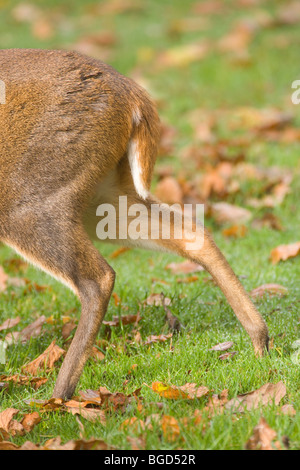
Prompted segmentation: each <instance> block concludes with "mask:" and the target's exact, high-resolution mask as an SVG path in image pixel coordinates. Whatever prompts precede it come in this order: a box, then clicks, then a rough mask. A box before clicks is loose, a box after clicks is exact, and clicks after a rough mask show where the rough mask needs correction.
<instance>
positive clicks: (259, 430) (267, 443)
mask: <svg viewBox="0 0 300 470" xmlns="http://www.w3.org/2000/svg"><path fill="white" fill-rule="evenodd" d="M245 447H246V450H283V449H282V446H281V444H280V442H279V441H278V439H277V433H276V432H275V431H274V430H273V429H272V428H270V426H269V425H268V423H267V421H266V420H265V418H263V417H262V418H260V421H259V423H258V425H257V426H255V428H254V429H253V435H252V436H251V437H250V439H249V440H248V441H247V443H246V446H245Z"/></svg>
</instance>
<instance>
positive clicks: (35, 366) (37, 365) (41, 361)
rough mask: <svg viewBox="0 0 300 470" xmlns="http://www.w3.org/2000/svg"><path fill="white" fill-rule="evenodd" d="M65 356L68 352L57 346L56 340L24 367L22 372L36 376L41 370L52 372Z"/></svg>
mask: <svg viewBox="0 0 300 470" xmlns="http://www.w3.org/2000/svg"><path fill="white" fill-rule="evenodd" d="M65 354H66V351H65V350H64V349H62V348H60V347H59V346H57V345H56V344H55V340H54V341H52V343H51V344H50V346H49V347H48V348H47V349H46V350H45V351H44V352H43V353H42V354H41V355H40V356H39V357H37V358H36V359H35V360H34V361H32V362H30V363H29V364H27V365H26V366H23V367H22V370H23V371H25V372H28V373H29V374H32V375H35V374H36V373H37V372H38V371H39V370H44V369H46V370H51V369H53V368H54V364H55V363H56V362H57V361H58V360H59V359H60V358H61V356H63V355H65Z"/></svg>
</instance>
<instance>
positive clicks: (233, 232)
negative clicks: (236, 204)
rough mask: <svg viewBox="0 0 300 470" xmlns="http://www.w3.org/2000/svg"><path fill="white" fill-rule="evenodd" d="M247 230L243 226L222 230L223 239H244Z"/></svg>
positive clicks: (232, 226) (233, 226)
mask: <svg viewBox="0 0 300 470" xmlns="http://www.w3.org/2000/svg"><path fill="white" fill-rule="evenodd" d="M247 231H248V229H247V227H246V226H245V225H231V226H230V227H228V228H224V229H223V230H222V234H223V235H224V237H232V238H243V237H245V235H246V233H247Z"/></svg>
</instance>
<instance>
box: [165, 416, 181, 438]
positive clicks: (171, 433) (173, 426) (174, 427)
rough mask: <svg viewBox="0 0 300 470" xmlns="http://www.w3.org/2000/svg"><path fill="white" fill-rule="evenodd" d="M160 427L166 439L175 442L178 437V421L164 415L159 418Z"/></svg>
mask: <svg viewBox="0 0 300 470" xmlns="http://www.w3.org/2000/svg"><path fill="white" fill-rule="evenodd" d="M161 427H162V430H163V435H164V438H165V439H166V440H167V441H169V442H175V441H177V439H178V438H179V437H180V427H179V423H178V421H177V419H176V418H174V417H173V416H167V415H164V416H163V417H162V419H161Z"/></svg>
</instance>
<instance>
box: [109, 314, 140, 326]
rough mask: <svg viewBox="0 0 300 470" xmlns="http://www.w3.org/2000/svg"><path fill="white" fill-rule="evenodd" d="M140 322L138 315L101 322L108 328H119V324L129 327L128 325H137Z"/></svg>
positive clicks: (123, 316)
mask: <svg viewBox="0 0 300 470" xmlns="http://www.w3.org/2000/svg"><path fill="white" fill-rule="evenodd" d="M140 320H141V316H140V315H139V313H138V314H137V315H122V316H121V317H117V316H115V317H113V320H112V321H103V322H102V323H103V325H108V326H119V325H120V324H121V323H123V325H129V324H130V323H138V322H139V321H140Z"/></svg>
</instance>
